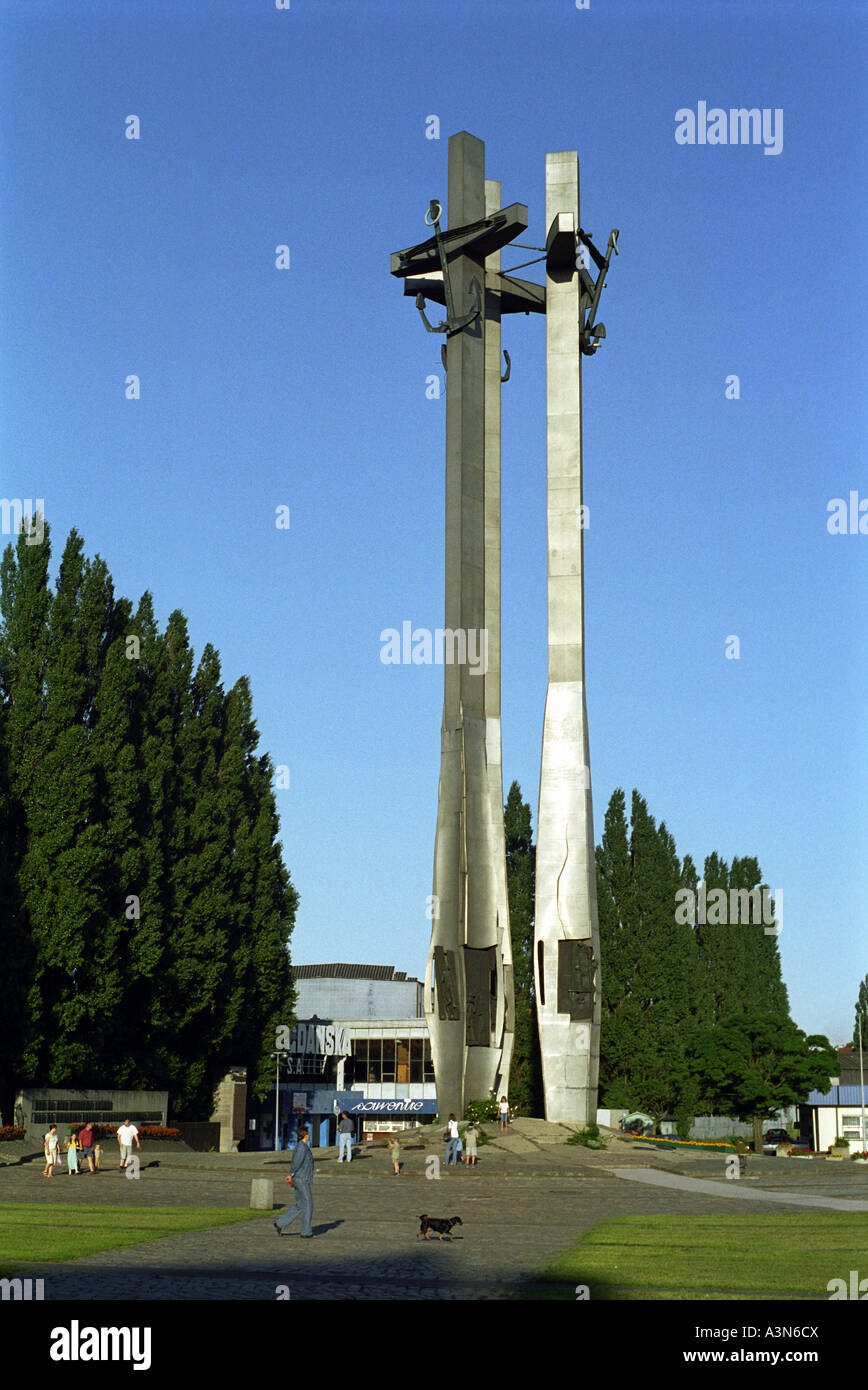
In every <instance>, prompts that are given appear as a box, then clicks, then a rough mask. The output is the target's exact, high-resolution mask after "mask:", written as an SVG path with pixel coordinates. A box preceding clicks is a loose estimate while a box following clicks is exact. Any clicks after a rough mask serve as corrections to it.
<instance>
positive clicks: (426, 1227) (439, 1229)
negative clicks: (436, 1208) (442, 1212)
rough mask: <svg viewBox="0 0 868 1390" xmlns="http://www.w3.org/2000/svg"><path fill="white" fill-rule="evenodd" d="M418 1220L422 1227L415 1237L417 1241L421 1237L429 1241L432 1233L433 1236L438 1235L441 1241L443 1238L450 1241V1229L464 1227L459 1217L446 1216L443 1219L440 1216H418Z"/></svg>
mask: <svg viewBox="0 0 868 1390" xmlns="http://www.w3.org/2000/svg"><path fill="white" fill-rule="evenodd" d="M419 1220H420V1221H421V1223H422V1225H421V1226H420V1228H419V1231H418V1234H417V1236H416V1239H417V1240H421V1239H422V1237H423V1236H424V1237H425V1239H426V1240H430V1238H431V1232H432V1231H433V1232H434V1234H435V1235H439V1237H440V1239H441V1240H442V1239H443V1237H444V1236H448V1237H449V1239H450V1240H451V1239H452V1227H453V1226H463V1225H464V1222H463V1221H462V1220H461V1217H460V1216H447V1217H445V1218H444V1217H440V1216H420V1217H419Z"/></svg>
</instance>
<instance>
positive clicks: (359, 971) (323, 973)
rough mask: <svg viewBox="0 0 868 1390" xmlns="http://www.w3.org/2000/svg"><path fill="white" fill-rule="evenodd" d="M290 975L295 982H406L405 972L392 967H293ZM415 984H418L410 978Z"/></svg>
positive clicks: (332, 965)
mask: <svg viewBox="0 0 868 1390" xmlns="http://www.w3.org/2000/svg"><path fill="white" fill-rule="evenodd" d="M292 973H293V974H294V975H295V978H296V979H297V980H392V981H397V980H407V978H408V977H407V972H406V970H396V969H395V967H394V965H343V964H340V963H337V964H334V963H333V964H331V965H294V966H293V967H292ZM410 979H411V981H414V982H415V983H416V984H419V983H420V982H419V981H418V980H415V977H413V976H411V977H410Z"/></svg>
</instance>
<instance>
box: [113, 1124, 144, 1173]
mask: <svg viewBox="0 0 868 1390" xmlns="http://www.w3.org/2000/svg"><path fill="white" fill-rule="evenodd" d="M117 1137H118V1145H119V1147H120V1151H121V1161H120V1164H119V1167H121V1168H126V1166H127V1164H128V1163H129V1161H130V1159H131V1158H132V1155H133V1140H135V1144H136V1148H137V1149H141V1147H142V1146H141V1144H140V1143H139V1131H138V1130H137V1129H136V1127H135V1125H131V1124H130V1122H129V1120H124V1122H123V1124H122V1125H121V1126H120V1127H119V1128H118V1136H117Z"/></svg>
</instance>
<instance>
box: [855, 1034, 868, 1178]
mask: <svg viewBox="0 0 868 1390" xmlns="http://www.w3.org/2000/svg"><path fill="white" fill-rule="evenodd" d="M856 1017H857V1021H858V1024H859V1102H860V1104H859V1113H860V1116H861V1121H862V1148H863V1151H864V1149H865V1148H866V1147H868V1129H866V1128H865V1067H864V1063H863V1060H862V1015H861V1014H857V1016H856Z"/></svg>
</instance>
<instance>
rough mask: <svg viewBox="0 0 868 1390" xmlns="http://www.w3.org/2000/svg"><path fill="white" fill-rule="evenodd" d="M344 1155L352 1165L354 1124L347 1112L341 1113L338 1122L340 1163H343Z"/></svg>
mask: <svg viewBox="0 0 868 1390" xmlns="http://www.w3.org/2000/svg"><path fill="white" fill-rule="evenodd" d="M344 1154H346V1156H347V1163H352V1161H353V1122H352V1120H351V1119H350V1117H349V1115H348V1114H347V1112H346V1110H342V1111H341V1118H340V1120H339V1121H338V1163H343V1161H344Z"/></svg>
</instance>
